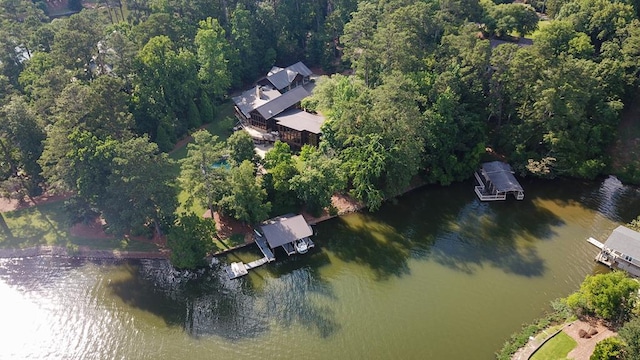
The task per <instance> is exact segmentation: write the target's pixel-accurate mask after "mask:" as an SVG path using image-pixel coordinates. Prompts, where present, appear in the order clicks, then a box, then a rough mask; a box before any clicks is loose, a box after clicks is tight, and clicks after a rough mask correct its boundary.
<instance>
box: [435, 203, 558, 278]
mask: <svg viewBox="0 0 640 360" xmlns="http://www.w3.org/2000/svg"><path fill="white" fill-rule="evenodd" d="M439 223H440V226H439V229H437V230H436V232H432V233H430V234H427V236H428V237H429V236H430V237H432V238H433V245H432V246H431V248H430V249H429V251H428V252H426V253H425V254H426V255H427V257H428V258H430V259H433V260H435V261H437V262H438V263H440V264H442V265H445V266H447V267H450V268H452V269H455V270H458V271H463V272H465V273H469V274H473V273H474V272H475V271H477V269H480V268H482V267H483V266H491V267H495V268H499V269H501V270H503V271H505V272H507V273H512V274H516V275H520V276H526V277H532V276H542V275H543V273H544V271H545V261H544V259H542V258H541V257H540V255H539V254H538V251H537V248H536V244H537V243H538V242H539V241H545V240H550V239H552V238H553V237H554V235H555V232H554V230H553V228H554V227H557V226H562V225H563V224H564V222H563V220H562V219H561V218H559V217H558V216H556V215H555V214H554V213H553V212H551V211H549V210H548V209H545V208H543V207H539V206H536V205H535V204H534V203H533V202H532V201H529V200H527V199H525V200H523V201H515V200H513V201H509V200H507V201H504V202H491V203H487V202H480V201H479V200H477V199H475V198H474V199H472V200H469V201H467V202H466V203H463V204H460V205H459V207H458V209H457V210H456V211H455V212H451V213H449V214H448V215H447V216H446V217H442V216H441V218H440V219H439Z"/></svg>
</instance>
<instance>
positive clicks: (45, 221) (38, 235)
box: [0, 200, 157, 251]
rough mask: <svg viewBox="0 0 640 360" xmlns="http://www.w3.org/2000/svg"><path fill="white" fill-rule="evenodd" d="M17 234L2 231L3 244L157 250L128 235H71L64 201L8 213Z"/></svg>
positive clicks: (0, 244) (11, 226)
mask: <svg viewBox="0 0 640 360" xmlns="http://www.w3.org/2000/svg"><path fill="white" fill-rule="evenodd" d="M3 215H4V218H5V221H6V222H7V225H8V226H9V229H10V230H11V233H12V235H13V236H11V237H8V236H6V235H4V234H1V235H0V248H5V249H7V248H11V249H20V248H27V247H32V246H37V245H51V246H62V247H73V246H86V247H89V248H91V249H96V250H114V249H115V250H128V251H155V250H157V247H156V246H155V245H153V244H149V243H143V242H140V241H131V240H129V239H124V238H114V239H91V238H83V237H77V236H71V234H70V233H69V226H68V222H67V219H66V216H65V212H64V201H63V200H59V201H54V202H49V203H45V204H40V205H38V206H33V207H30V208H26V209H21V210H16V211H11V212H7V213H4V214H3Z"/></svg>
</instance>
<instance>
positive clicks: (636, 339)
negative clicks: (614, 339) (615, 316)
mask: <svg viewBox="0 0 640 360" xmlns="http://www.w3.org/2000/svg"><path fill="white" fill-rule="evenodd" d="M618 335H619V336H620V338H621V339H622V340H623V341H624V342H625V345H626V346H625V356H624V358H625V359H640V318H635V319H633V320H631V321H629V322H628V323H626V324H624V326H623V327H622V329H620V331H619V332H618Z"/></svg>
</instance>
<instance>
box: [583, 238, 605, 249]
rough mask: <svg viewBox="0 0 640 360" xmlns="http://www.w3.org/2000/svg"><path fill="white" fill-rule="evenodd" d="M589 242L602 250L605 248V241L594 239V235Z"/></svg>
mask: <svg viewBox="0 0 640 360" xmlns="http://www.w3.org/2000/svg"><path fill="white" fill-rule="evenodd" d="M587 242H589V244H591V245H593V246H595V247H597V248H598V249H600V250H602V249H603V248H604V244H603V243H601V242H600V241H598V240H596V239H594V238H592V237H590V238H588V239H587Z"/></svg>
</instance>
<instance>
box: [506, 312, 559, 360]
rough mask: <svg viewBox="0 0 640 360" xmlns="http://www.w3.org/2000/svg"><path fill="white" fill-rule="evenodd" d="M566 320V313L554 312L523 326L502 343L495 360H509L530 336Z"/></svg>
mask: <svg viewBox="0 0 640 360" xmlns="http://www.w3.org/2000/svg"><path fill="white" fill-rule="evenodd" d="M567 318H568V316H567V313H566V312H564V311H557V310H556V311H554V312H552V313H549V314H547V315H546V316H544V317H542V318H540V319H538V320H536V322H534V323H532V324H527V325H524V326H523V327H522V330H520V332H518V333H515V334H513V335H511V338H510V339H509V340H508V341H507V342H505V343H504V345H503V346H502V349H500V351H499V352H497V353H496V359H498V360H511V356H512V355H513V354H514V353H515V352H516V351H518V349H520V348H521V347H523V346H524V345H526V344H527V342H528V341H529V338H530V337H531V336H534V335H536V334H537V333H539V332H540V331H542V330H544V329H546V328H548V327H549V326H552V325H556V324H560V323H563V322H565V321H567Z"/></svg>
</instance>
